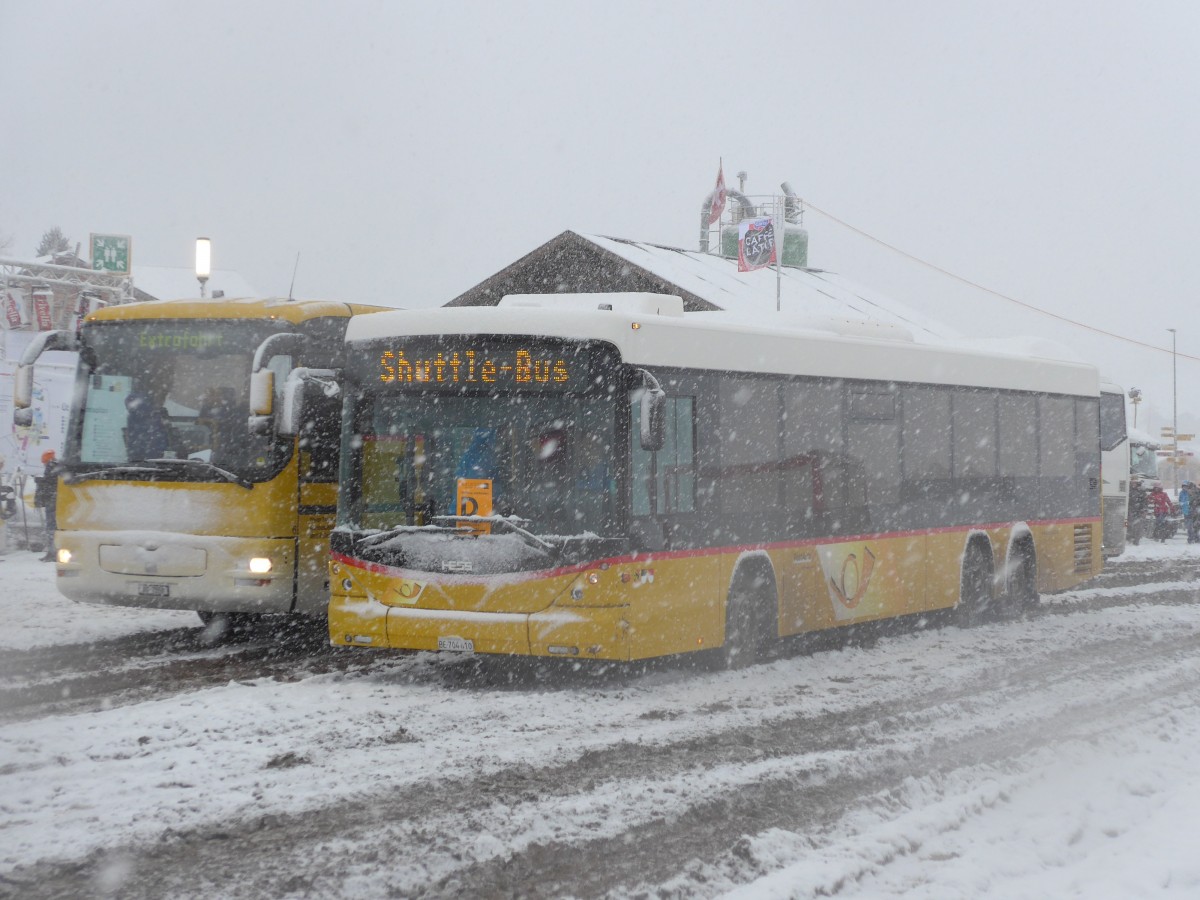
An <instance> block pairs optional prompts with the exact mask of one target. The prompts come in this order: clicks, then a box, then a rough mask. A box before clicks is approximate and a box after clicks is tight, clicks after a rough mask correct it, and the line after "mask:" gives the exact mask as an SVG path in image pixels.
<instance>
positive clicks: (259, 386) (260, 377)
mask: <svg viewBox="0 0 1200 900" xmlns="http://www.w3.org/2000/svg"><path fill="white" fill-rule="evenodd" d="M274 412H275V373H274V372H272V371H271V370H270V369H260V370H259V371H257V372H255V373H254V374H252V375H251V376H250V418H249V420H248V422H247V424H248V426H249V429H250V433H251V434H270V432H271V415H272V414H273V413H274Z"/></svg>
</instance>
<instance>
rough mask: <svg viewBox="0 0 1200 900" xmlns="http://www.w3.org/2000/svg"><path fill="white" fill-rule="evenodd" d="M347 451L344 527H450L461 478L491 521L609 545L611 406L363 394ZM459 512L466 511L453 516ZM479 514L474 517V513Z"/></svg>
mask: <svg viewBox="0 0 1200 900" xmlns="http://www.w3.org/2000/svg"><path fill="white" fill-rule="evenodd" d="M355 432H356V433H355V434H354V436H353V441H354V445H357V446H354V447H353V449H354V451H355V452H352V453H346V454H343V461H344V465H347V466H350V467H351V471H349V472H345V473H344V476H343V483H346V480H347V479H348V480H349V481H350V482H351V483H353V484H354V486H355V487H354V489H353V490H351V491H348V492H347V493H348V494H349V495H350V496H349V498H348V499H350V502H349V503H343V504H342V505H341V516H342V521H341V522H340V524H341V525H342V526H343V527H346V528H357V529H391V528H396V527H398V526H406V525H409V526H411V525H429V524H437V523H442V524H445V525H446V526H447V527H455V526H456V525H460V524H461V522H455V521H453V520H450V521H447V520H445V519H440V518H438V517H450V516H455V515H461V514H462V513H463V512H464V510H462V509H459V508H458V506H457V502H458V496H459V491H460V481H461V480H478V481H485V482H487V481H490V485H489V486H490V492H491V495H490V500H491V514H492V515H495V516H505V517H516V518H515V519H513V522H515V523H519V524H520V527H522V528H523V529H525V530H526V531H528V532H530V533H532V534H536V535H539V536H541V537H549V538H553V537H566V536H597V537H612V536H614V535H615V533H616V529H617V527H618V515H617V509H618V504H617V481H616V476H615V472H614V462H615V460H617V459H618V458H619V454H618V453H617V449H616V448H617V442H616V404H615V402H614V401H613V400H612V399H609V398H606V397H596V396H591V397H580V396H576V395H567V394H552V393H537V392H530V393H519V392H513V393H502V394H493V395H488V396H463V395H445V394H437V393H424V392H417V391H413V392H404V393H400V394H395V393H392V394H386V395H368V396H366V397H365V398H363V399H362V400H361V402H360V404H359V407H358V411H357V424H356V428H355ZM465 511H471V510H465ZM480 512H481V514H482V513H486V512H487V510H486V508H483V509H481V510H480Z"/></svg>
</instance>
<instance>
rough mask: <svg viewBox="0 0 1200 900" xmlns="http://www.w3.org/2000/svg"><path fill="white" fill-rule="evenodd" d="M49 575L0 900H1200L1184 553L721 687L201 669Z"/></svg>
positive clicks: (496, 674) (180, 640) (142, 621)
mask: <svg viewBox="0 0 1200 900" xmlns="http://www.w3.org/2000/svg"><path fill="white" fill-rule="evenodd" d="M49 569H50V567H49V566H45V565H41V564H39V563H36V562H35V561H34V559H33V557H32V556H29V555H28V554H23V553H12V554H9V555H8V556H7V557H4V562H3V563H2V564H0V579H3V582H4V585H5V588H4V590H3V592H0V593H2V596H0V613H2V615H3V619H4V622H5V628H4V629H3V642H4V648H5V649H4V650H2V651H0V674H2V676H3V684H0V718H2V720H3V721H4V722H5V724H4V729H3V732H2V734H0V895H2V894H4V893H8V894H11V895H12V896H22V897H25V896H79V895H87V894H101V895H102V894H104V893H105V892H109V893H112V894H113V895H120V896H122V897H163V896H171V897H188V896H238V897H278V896H296V897H300V896H335V897H336V896H347V897H349V896H355V897H364V896H365V897H375V896H379V897H388V896H413V895H421V894H429V895H435V896H438V895H484V896H486V895H493V894H494V895H521V896H546V897H559V896H580V897H588V896H602V895H609V896H637V895H642V894H654V895H666V896H672V895H674V896H681V897H682V896H689V897H691V896H723V895H729V894H731V895H735V896H753V897H810V896H820V895H826V894H837V895H838V896H843V897H859V896H861V897H873V896H879V895H881V894H883V895H888V894H901V893H903V894H905V896H916V897H939V898H940V897H947V896H980V895H983V896H987V895H991V896H997V897H1011V896H1063V895H1065V896H1088V897H1128V896H1175V895H1178V896H1181V897H1182V896H1189V897H1190V896H1195V895H1196V894H1197V893H1198V892H1200V862H1197V860H1196V856H1195V854H1194V846H1195V840H1194V838H1193V837H1192V823H1193V821H1194V812H1193V811H1194V809H1195V808H1197V805H1198V804H1200V711H1198V706H1200V589H1198V586H1200V583H1198V582H1197V581H1196V579H1197V577H1198V576H1200V552H1197V548H1194V547H1189V546H1187V545H1185V544H1183V543H1172V544H1168V545H1166V546H1162V545H1153V546H1143V547H1139V548H1132V549H1131V551H1130V552H1129V554H1128V555H1127V557H1125V558H1123V559H1122V560H1121V561H1120V562H1119V563H1118V564H1116V565H1115V566H1113V567H1112V568H1111V569H1110V571H1109V572H1108V573H1106V574H1105V575H1104V576H1101V578H1100V579H1099V580H1097V582H1095V583H1094V584H1093V585H1089V586H1087V587H1086V588H1084V589H1081V590H1079V591H1075V592H1072V593H1069V594H1064V595H1059V596H1057V597H1052V598H1044V599H1043V603H1042V606H1041V608H1040V609H1039V610H1038V611H1037V612H1035V613H1034V614H1031V615H1029V616H1027V617H1025V618H1023V619H1020V620H1017V621H1008V622H1002V623H995V624H989V625H985V626H981V627H977V628H974V629H971V630H962V629H958V628H950V627H946V628H928V629H921V628H909V629H906V630H904V631H903V632H901V633H897V634H886V635H876V634H872V633H869V632H862V633H859V634H858V635H857V636H856V640H854V641H853V642H842V643H838V644H833V643H832V642H827V643H829V644H830V645H829V646H825V647H823V648H812V647H808V648H799V647H797V648H793V649H792V651H791V652H789V653H787V654H786V655H785V656H784V658H781V659H778V660H775V661H773V662H770V663H766V664H763V665H759V666H756V667H753V668H751V669H749V670H745V671H741V672H735V673H716V672H707V671H703V670H702V669H699V668H697V667H695V666H691V665H682V664H671V665H659V666H651V667H635V668H620V667H616V668H604V669H583V670H576V669H572V668H566V667H563V666H556V667H540V666H538V667H529V666H515V665H513V664H511V663H507V662H503V661H489V660H471V659H465V658H461V657H437V656H433V655H430V654H413V655H392V654H382V653H372V652H367V651H342V652H334V651H332V650H330V649H328V648H326V647H324V646H323V645H322V643H321V641H320V640H319V639H318V640H314V639H313V638H312V636H311V635H301V636H300V637H299V638H292V639H289V640H273V639H271V638H270V637H269V636H267V635H258V636H257V637H254V638H252V640H251V641H250V642H249V643H243V644H235V645H218V646H208V645H206V644H205V643H204V642H203V641H202V640H200V639H199V638H200V629H199V628H198V626H196V627H194V626H193V623H194V621H195V620H194V619H193V618H192V616H191V615H190V614H183V613H179V614H176V613H152V614H150V615H145V614H140V615H131V611H127V610H111V609H97V608H92V607H86V606H78V605H75V604H72V603H70V602H69V601H66V600H64V599H62V598H60V597H58V595H57V594H56V593H55V592H54V590H53V586H52V577H51V573H50V571H49ZM10 585H11V587H10ZM83 641H91V642H93V643H92V644H91V645H90V646H87V647H85V646H82V644H81V642H83Z"/></svg>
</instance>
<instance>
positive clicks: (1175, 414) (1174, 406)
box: [1167, 328, 1179, 497]
mask: <svg viewBox="0 0 1200 900" xmlns="http://www.w3.org/2000/svg"><path fill="white" fill-rule="evenodd" d="M1167 331H1169V332H1171V466H1172V468H1174V470H1175V474H1174V476H1172V481H1173V482H1174V484H1175V496H1176V497H1178V496H1179V392H1178V380H1177V377H1176V373H1177V372H1178V370H1179V368H1178V365H1177V359H1176V356H1175V329H1174V328H1168V329H1167Z"/></svg>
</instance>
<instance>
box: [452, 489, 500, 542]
mask: <svg viewBox="0 0 1200 900" xmlns="http://www.w3.org/2000/svg"><path fill="white" fill-rule="evenodd" d="M455 509H456V510H457V515H460V516H490V515H491V514H492V479H490V478H460V479H458V499H457V502H456V503H455ZM458 525H459V526H460V527H465V528H469V529H471V530H472V531H474V532H475V533H476V534H491V533H492V526H491V525H490V524H489V523H487V522H459V523H458Z"/></svg>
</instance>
